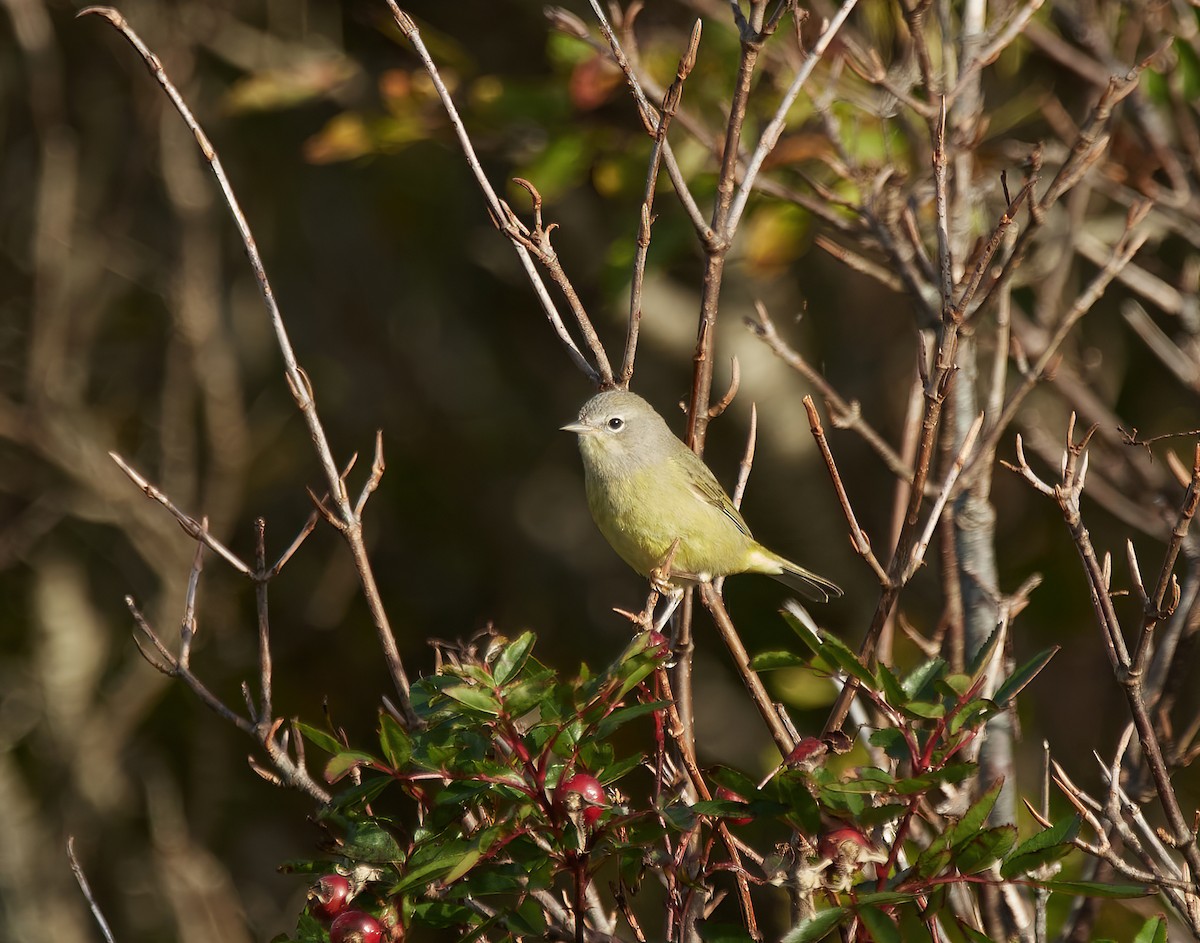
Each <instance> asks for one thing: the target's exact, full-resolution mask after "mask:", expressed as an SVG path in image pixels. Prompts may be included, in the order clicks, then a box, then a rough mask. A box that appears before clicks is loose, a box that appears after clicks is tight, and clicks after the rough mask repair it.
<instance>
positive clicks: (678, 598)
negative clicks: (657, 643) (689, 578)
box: [654, 586, 684, 632]
mask: <svg viewBox="0 0 1200 943" xmlns="http://www.w3.org/2000/svg"><path fill="white" fill-rule="evenodd" d="M683 592H684V588H683V587H682V586H671V587H669V588H668V589H667V591H666V592H665V593H664V594H663V595H664V596H666V597H667V608H666V610H665V611H664V612H663V614H662V615H661V616H659V617H658V618H657V619H656V620H655V621H654V628H655V629H656V630H657V631H659V632H662V630H663V629H664V628H665V627H666V624H667V623H668V622H670V621H671V616H673V615H675V610H676V609H678V608H679V604H680V603H681V602H683Z"/></svg>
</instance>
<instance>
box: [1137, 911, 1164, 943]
mask: <svg viewBox="0 0 1200 943" xmlns="http://www.w3.org/2000/svg"><path fill="white" fill-rule="evenodd" d="M1133 943H1167V920H1166V918H1165V917H1161V916H1158V917H1151V918H1150V919H1149V920H1147V921H1146V922H1145V923H1143V924H1142V928H1141V929H1140V930H1138V932H1137V936H1135V937H1134V938H1133Z"/></svg>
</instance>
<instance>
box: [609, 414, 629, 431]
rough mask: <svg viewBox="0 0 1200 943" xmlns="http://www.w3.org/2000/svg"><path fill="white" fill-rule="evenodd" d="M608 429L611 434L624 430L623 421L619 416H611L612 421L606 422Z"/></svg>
mask: <svg viewBox="0 0 1200 943" xmlns="http://www.w3.org/2000/svg"><path fill="white" fill-rule="evenodd" d="M608 428H610V429H611V430H612V431H613V432H620V431H621V430H622V429H624V428H625V420H624V419H622V418H621V417H620V416H613V417H612V419H610V420H609V421H608Z"/></svg>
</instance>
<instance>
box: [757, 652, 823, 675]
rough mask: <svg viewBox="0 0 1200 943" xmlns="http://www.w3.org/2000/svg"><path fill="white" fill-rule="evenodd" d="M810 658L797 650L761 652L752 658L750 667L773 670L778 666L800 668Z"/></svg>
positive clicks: (758, 669)
mask: <svg viewBox="0 0 1200 943" xmlns="http://www.w3.org/2000/svg"><path fill="white" fill-rule="evenodd" d="M808 661H809V659H807V658H804V657H803V656H801V655H798V654H796V653H795V652H788V651H774V652H759V653H758V654H757V655H755V656H754V657H753V658H752V659H750V667H751V668H752V669H753V670H755V671H772V670H774V669H776V668H798V667H803V666H804V665H807V664H808Z"/></svg>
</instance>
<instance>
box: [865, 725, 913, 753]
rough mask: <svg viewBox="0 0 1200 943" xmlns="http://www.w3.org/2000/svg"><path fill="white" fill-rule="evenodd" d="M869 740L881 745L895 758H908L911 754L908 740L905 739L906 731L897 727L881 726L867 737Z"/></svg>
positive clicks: (881, 747) (877, 745)
mask: <svg viewBox="0 0 1200 943" xmlns="http://www.w3.org/2000/svg"><path fill="white" fill-rule="evenodd" d="M867 742H868V743H870V744H871V746H875V747H879V748H880V749H881V750H883V751H884V752H885V753H886V754H887V755H888V756H890V757H891V758H892V759H894V760H903V759H907V758H908V756H909V751H908V741H907V740H905V739H904V733H903V732H902V731H900V730H897V729H896V728H895V727H881V728H880V729H879V730H876V731H875V732H874V733H873V734H871V736H870V737H868V738H867Z"/></svg>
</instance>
